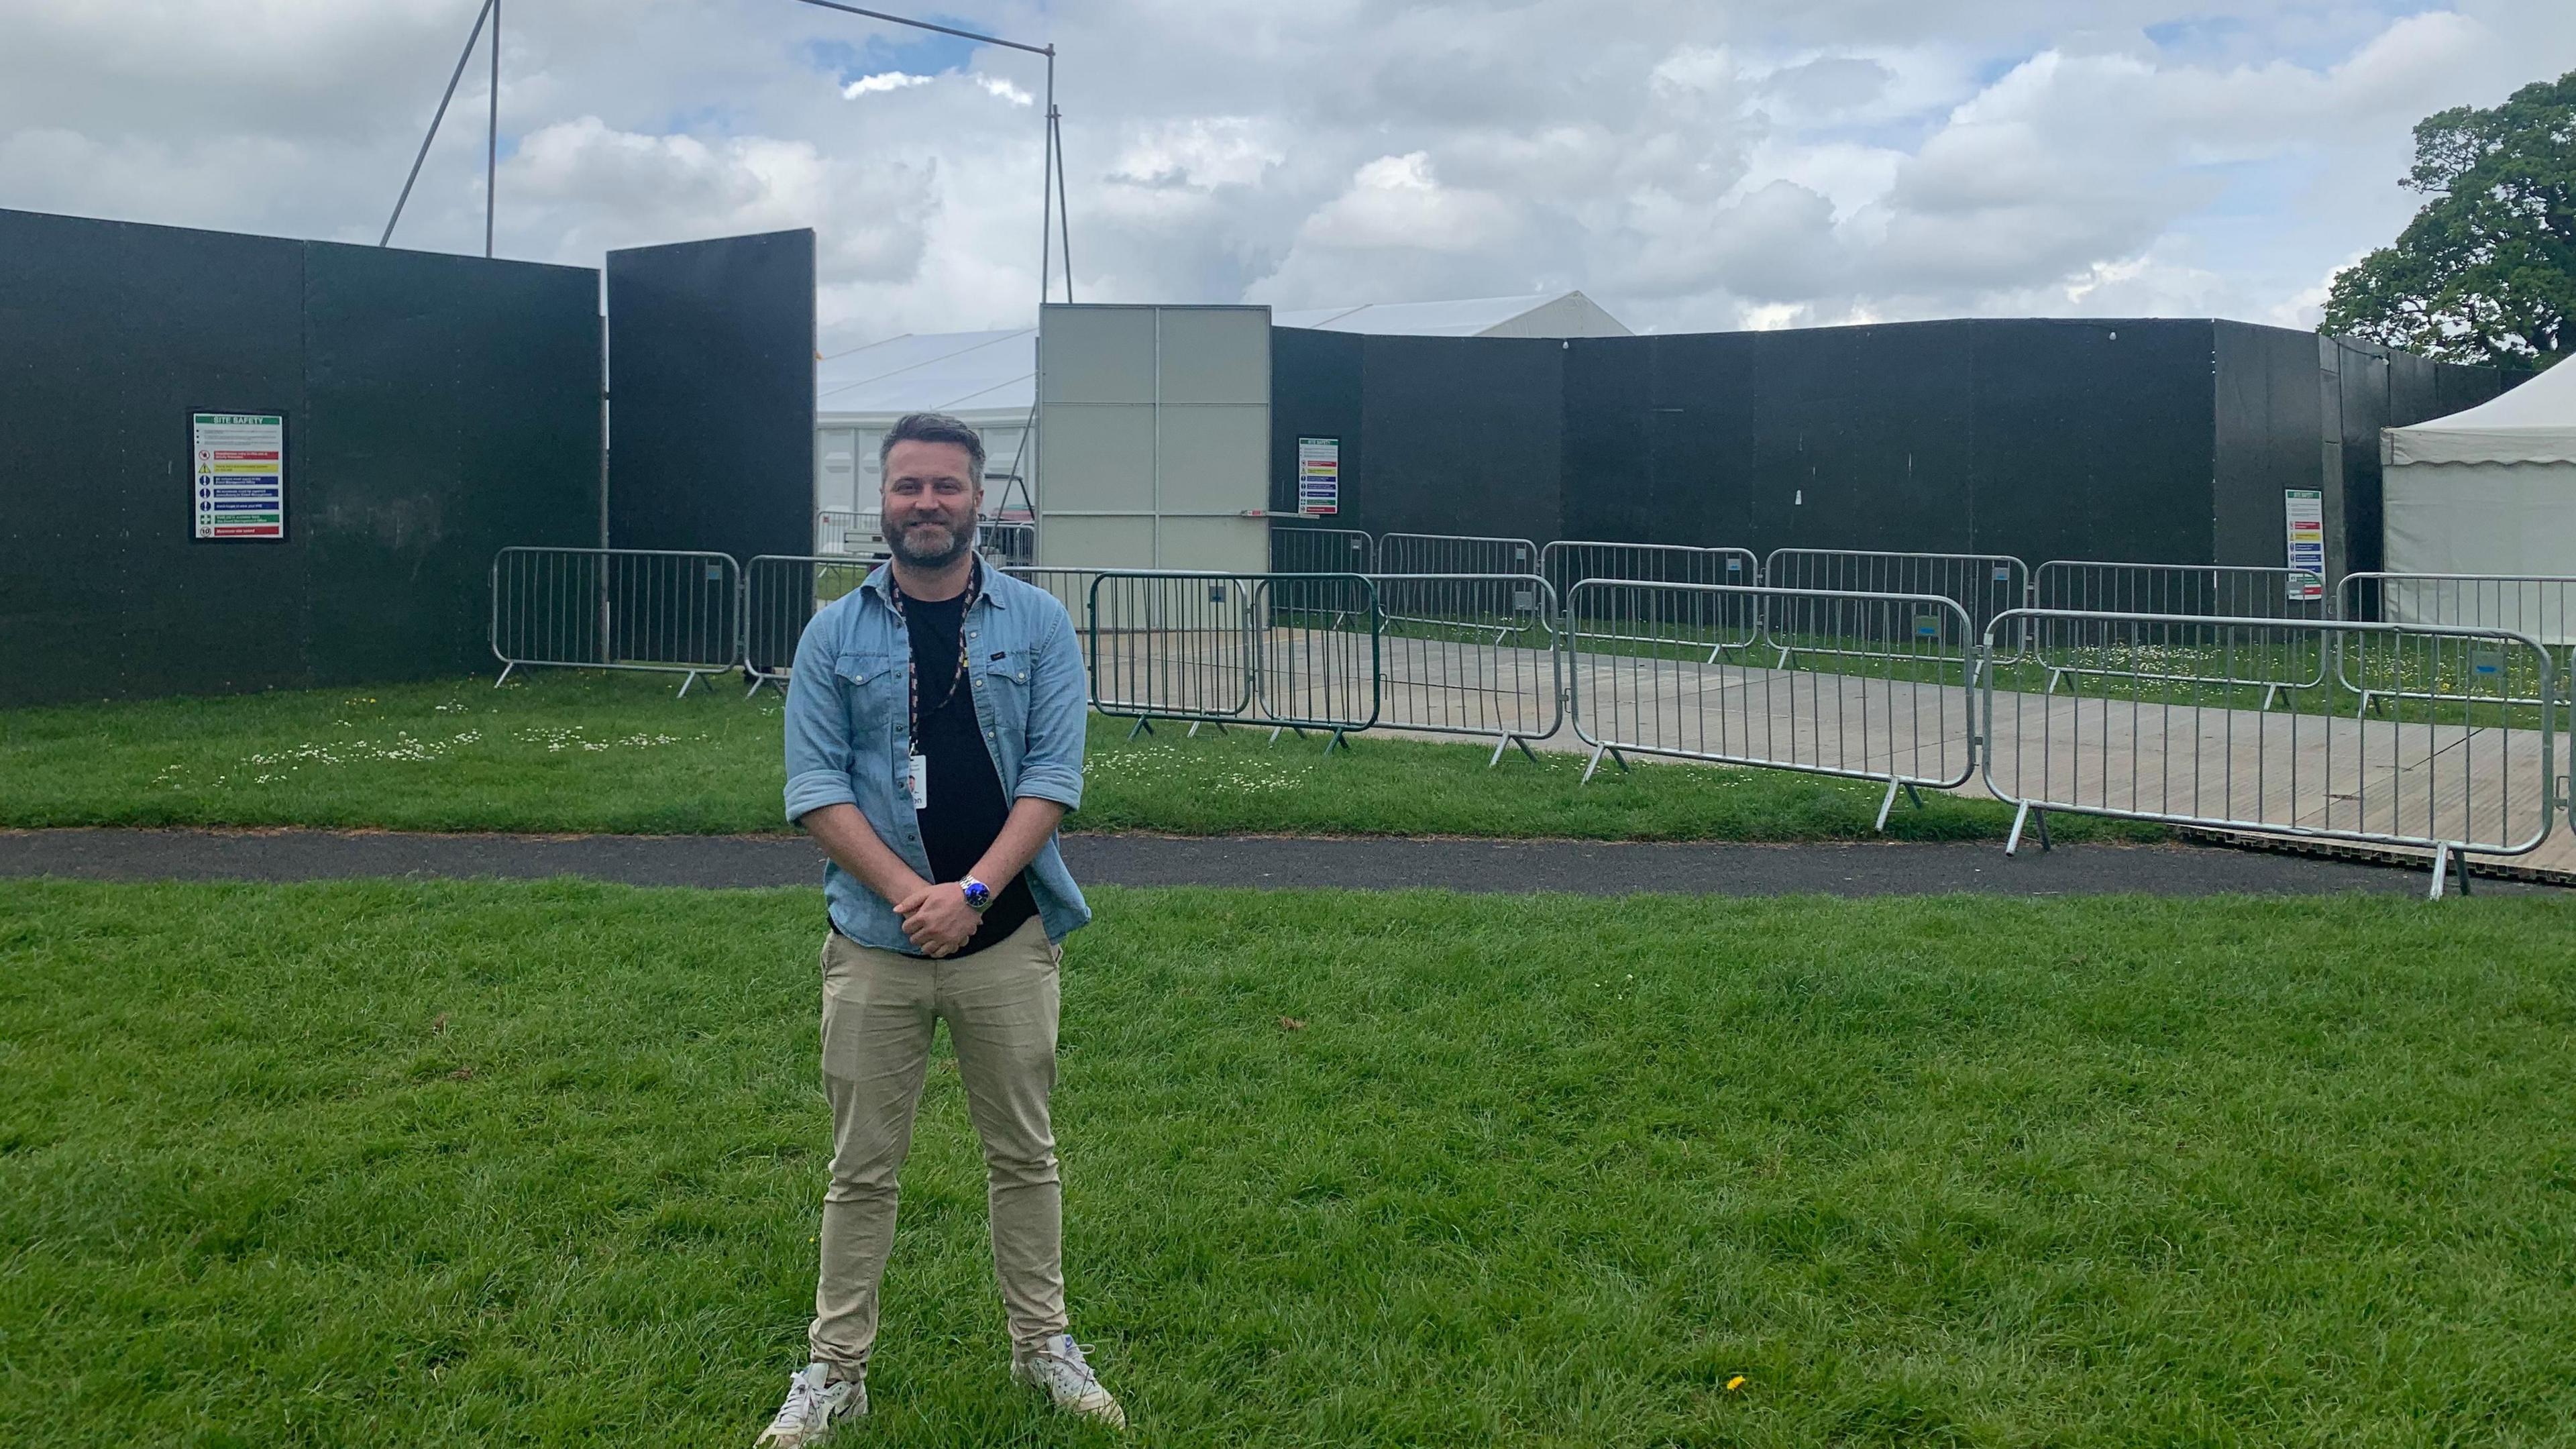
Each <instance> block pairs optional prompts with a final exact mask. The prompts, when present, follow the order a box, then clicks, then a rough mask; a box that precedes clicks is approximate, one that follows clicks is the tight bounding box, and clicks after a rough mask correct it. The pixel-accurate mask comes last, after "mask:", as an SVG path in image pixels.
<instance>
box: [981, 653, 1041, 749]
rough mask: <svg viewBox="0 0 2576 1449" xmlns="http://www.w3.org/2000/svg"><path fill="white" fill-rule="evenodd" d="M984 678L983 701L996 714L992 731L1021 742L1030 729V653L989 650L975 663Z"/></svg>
mask: <svg viewBox="0 0 2576 1449" xmlns="http://www.w3.org/2000/svg"><path fill="white" fill-rule="evenodd" d="M975 672H976V673H978V674H980V675H982V676H983V677H984V698H985V700H986V701H987V702H988V703H989V704H990V705H991V707H992V711H993V727H994V728H995V729H998V730H1001V731H1004V732H1005V733H1006V734H1008V735H1009V736H1010V737H1011V738H1012V739H1014V740H1016V739H1018V738H1019V737H1020V736H1021V735H1022V734H1023V733H1025V732H1026V731H1027V729H1028V727H1029V651H1028V650H1027V649H1026V648H1010V649H986V650H985V651H984V657H983V658H981V659H979V660H977V661H976V662H975Z"/></svg>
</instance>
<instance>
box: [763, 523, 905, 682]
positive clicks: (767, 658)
mask: <svg viewBox="0 0 2576 1449" xmlns="http://www.w3.org/2000/svg"><path fill="white" fill-rule="evenodd" d="M875 567H876V564H875V562H874V561H873V560H870V559H864V558H852V557H849V556H847V555H833V554H775V553H765V554H759V555H756V556H754V557H753V558H752V559H750V560H749V561H748V562H746V563H745V564H744V565H743V566H742V669H743V673H745V674H747V675H749V676H751V692H752V693H754V694H757V693H759V692H760V687H761V686H762V685H763V684H768V683H771V682H774V681H783V680H785V679H786V678H787V677H788V675H789V674H790V672H791V671H792V669H793V666H794V665H795V663H796V644H797V641H798V640H800V639H802V638H804V637H805V626H806V625H807V624H808V623H810V622H812V620H813V618H814V615H815V613H816V612H817V611H818V610H820V609H821V608H822V607H823V606H824V605H825V604H828V603H831V602H832V601H833V600H835V599H838V598H840V597H841V596H842V595H844V594H847V593H849V592H851V591H852V590H854V589H856V588H858V586H859V585H861V584H863V583H866V582H867V579H868V574H869V572H870V570H872V569H874V568H875Z"/></svg>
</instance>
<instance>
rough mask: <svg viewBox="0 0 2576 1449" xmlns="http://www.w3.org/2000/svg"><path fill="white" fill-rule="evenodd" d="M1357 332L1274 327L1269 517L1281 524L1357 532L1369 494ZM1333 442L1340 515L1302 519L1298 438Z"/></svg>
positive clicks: (1272, 329) (1271, 354)
mask: <svg viewBox="0 0 2576 1449" xmlns="http://www.w3.org/2000/svg"><path fill="white" fill-rule="evenodd" d="M1364 340H1365V339H1364V338H1362V337H1360V336H1359V335H1358V334H1356V333H1351V332H1322V331H1317V330H1316V329H1314V328H1311V327H1273V328H1271V329H1270V511H1271V512H1272V513H1274V514H1283V515H1289V516H1287V517H1283V518H1281V519H1280V520H1279V522H1280V524H1282V525H1293V524H1298V523H1303V524H1306V525H1307V526H1310V527H1316V528H1359V527H1363V526H1364V525H1361V524H1357V523H1354V522H1352V521H1351V520H1352V519H1353V518H1354V517H1356V516H1357V512H1356V510H1357V508H1358V506H1359V505H1360V504H1361V502H1362V500H1363V499H1364V498H1365V496H1366V494H1367V490H1366V489H1365V488H1363V487H1361V486H1359V482H1358V480H1359V479H1360V478H1361V477H1362V476H1363V474H1364V471H1365V464H1364V459H1365V456H1366V453H1365V444H1364V443H1363V442H1362V440H1361V438H1360V344H1361V342H1362V341H1364ZM1299 438H1331V439H1333V440H1335V441H1337V442H1338V443H1340V445H1341V477H1342V486H1341V499H1340V508H1341V511H1340V512H1339V513H1337V514H1335V515H1333V516H1331V517H1322V516H1318V517H1314V518H1305V519H1300V518H1297V517H1295V516H1294V515H1295V514H1296V512H1297V440H1298V439H1299Z"/></svg>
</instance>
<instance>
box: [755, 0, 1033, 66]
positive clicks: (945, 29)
mask: <svg viewBox="0 0 2576 1449" xmlns="http://www.w3.org/2000/svg"><path fill="white" fill-rule="evenodd" d="M797 3H798V4H800V5H812V6H815V7H817V8H820V9H824V10H838V11H840V12H841V13H842V14H844V15H864V16H866V17H867V18H868V19H870V20H883V21H887V22H889V23H891V24H895V25H909V26H911V27H912V28H913V29H915V30H936V31H938V32H939V33H940V34H942V35H954V36H956V37H957V38H958V39H960V40H980V41H982V42H983V43H985V44H986V45H999V46H1004V47H1007V48H1009V49H1011V50H1025V51H1027V52H1028V53H1029V54H1031V55H1053V54H1054V53H1055V47H1053V46H1049V45H1027V44H1023V43H1021V42H1020V41H1016V40H1004V39H1003V38H1002V37H1000V36H998V35H980V34H977V33H976V32H974V31H972V30H960V29H958V28H957V27H956V26H954V25H934V24H932V23H931V22H929V21H927V20H914V19H912V18H911V17H909V16H904V15H888V14H887V13H886V12H884V11H882V10H862V9H860V8H859V7H858V6H856V5H842V4H839V3H837V0H797Z"/></svg>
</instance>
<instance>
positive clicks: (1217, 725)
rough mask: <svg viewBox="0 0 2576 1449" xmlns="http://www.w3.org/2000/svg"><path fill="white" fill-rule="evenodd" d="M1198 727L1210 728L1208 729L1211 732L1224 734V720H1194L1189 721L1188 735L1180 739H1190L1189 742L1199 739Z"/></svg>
mask: <svg viewBox="0 0 2576 1449" xmlns="http://www.w3.org/2000/svg"><path fill="white" fill-rule="evenodd" d="M1200 725H1206V726H1207V727H1208V728H1210V729H1212V730H1215V731H1216V732H1217V733H1218V734H1224V733H1225V721H1224V720H1221V719H1194V720H1191V721H1190V732H1189V733H1188V734H1186V735H1184V736H1182V738H1183V739H1191V740H1194V739H1197V738H1198V737H1199V726H1200Z"/></svg>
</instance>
